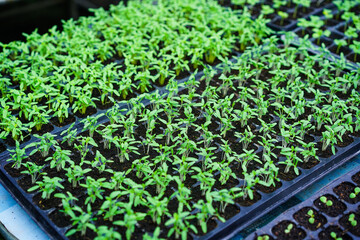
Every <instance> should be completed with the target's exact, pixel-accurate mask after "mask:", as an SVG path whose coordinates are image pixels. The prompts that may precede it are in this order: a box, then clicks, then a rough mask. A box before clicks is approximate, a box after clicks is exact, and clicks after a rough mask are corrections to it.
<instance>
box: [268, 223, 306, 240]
mask: <svg viewBox="0 0 360 240" xmlns="http://www.w3.org/2000/svg"><path fill="white" fill-rule="evenodd" d="M271 231H272V233H273V234H274V235H275V236H276V237H277V239H279V240H285V239H293V240H301V239H304V238H305V237H306V232H305V231H304V230H303V229H301V228H299V227H297V226H296V224H295V223H294V222H291V221H288V220H284V221H281V222H280V223H278V224H277V225H275V226H274V227H273V228H272V229H271Z"/></svg>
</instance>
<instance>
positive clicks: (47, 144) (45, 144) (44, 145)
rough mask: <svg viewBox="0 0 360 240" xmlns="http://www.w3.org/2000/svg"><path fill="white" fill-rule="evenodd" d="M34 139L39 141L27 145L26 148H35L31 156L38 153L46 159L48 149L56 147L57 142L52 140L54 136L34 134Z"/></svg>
mask: <svg viewBox="0 0 360 240" xmlns="http://www.w3.org/2000/svg"><path fill="white" fill-rule="evenodd" d="M34 137H36V138H38V139H40V141H39V142H33V143H30V144H29V145H28V147H35V149H34V150H33V151H32V152H31V153H30V155H33V154H34V153H36V152H40V153H41V155H42V156H43V157H47V156H48V155H49V151H50V148H51V147H56V146H57V145H58V142H57V141H56V140H55V139H54V138H55V135H53V134H51V133H45V134H44V135H42V136H39V135H37V134H34Z"/></svg>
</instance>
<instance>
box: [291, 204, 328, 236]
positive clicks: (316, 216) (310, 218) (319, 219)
mask: <svg viewBox="0 0 360 240" xmlns="http://www.w3.org/2000/svg"><path fill="white" fill-rule="evenodd" d="M293 217H294V219H295V220H296V221H297V222H298V223H299V224H300V225H302V226H304V227H305V228H307V229H309V230H311V231H316V230H317V229H319V228H321V227H322V226H324V224H325V223H326V222H327V220H326V218H325V217H324V216H323V215H322V214H320V213H319V212H318V211H316V210H315V209H314V208H312V207H304V208H302V209H300V210H299V211H297V212H296V213H294V216H293Z"/></svg>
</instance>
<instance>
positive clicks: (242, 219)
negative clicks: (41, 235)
mask: <svg viewBox="0 0 360 240" xmlns="http://www.w3.org/2000/svg"><path fill="white" fill-rule="evenodd" d="M200 76H201V73H199V74H198V75H197V78H198V77H200ZM184 81H186V79H183V80H181V81H180V82H184ZM157 90H158V91H159V93H160V94H165V93H166V90H165V88H158V89H157ZM121 104H122V107H124V108H125V107H127V104H126V103H121ZM144 104H145V105H146V101H144ZM101 112H105V110H103V111H99V112H98V113H101ZM78 121H79V119H77V122H76V125H75V127H76V128H77V129H79V130H80V129H81V128H82V124H80V123H79V122H78ZM106 121H107V118H106V117H105V116H103V117H102V118H101V119H99V120H98V123H104V122H106ZM67 127H68V126H65V127H63V128H60V129H54V131H53V133H54V134H59V133H60V132H61V131H62V130H63V129H65V128H67ZM57 139H60V136H57ZM315 139H316V140H315V141H318V140H319V139H318V138H315ZM33 140H34V139H32V140H30V142H31V141H33ZM258 150H259V151H260V150H261V149H258ZM337 150H338V151H337V153H336V155H334V156H332V157H330V158H320V159H319V160H320V163H319V164H317V165H316V166H314V167H313V168H311V169H309V170H306V169H301V172H302V173H301V175H300V176H298V177H297V178H295V179H294V180H291V181H282V186H281V187H280V188H278V189H277V190H275V191H274V192H272V193H269V194H265V193H261V192H259V194H260V197H261V201H258V202H256V203H254V204H253V205H251V206H249V207H244V206H240V205H239V204H238V203H236V206H237V207H238V208H239V209H240V213H239V214H237V215H236V216H234V217H232V218H231V219H229V220H227V221H226V222H225V223H221V222H217V224H218V226H217V227H216V228H215V229H214V230H212V231H210V232H209V233H207V234H206V235H204V236H201V237H199V236H193V237H194V239H201V240H202V239H220V238H221V239H224V238H230V237H231V236H233V235H234V234H235V233H236V232H237V231H240V230H242V229H244V228H245V227H247V226H248V225H250V224H251V223H253V222H254V221H256V220H257V219H259V218H260V217H262V216H264V215H265V214H266V213H267V212H269V211H271V210H272V209H273V208H275V207H277V206H279V205H280V204H282V203H283V202H284V201H286V200H287V199H289V198H290V197H291V196H293V195H295V194H296V193H298V192H299V191H301V190H302V189H304V188H306V187H307V186H309V185H310V184H312V183H314V182H316V181H317V180H318V179H320V178H322V177H323V176H324V175H326V174H327V173H329V172H331V171H332V170H333V169H335V168H337V167H339V166H341V165H342V164H343V163H345V162H346V161H348V160H349V159H351V158H352V157H354V156H355V155H357V154H358V153H359V152H360V138H359V137H354V142H353V143H352V144H350V145H349V146H347V147H344V148H337ZM29 151H30V149H29ZM8 158H9V152H8V151H6V152H4V153H3V154H1V156H0V179H1V180H2V182H3V183H4V186H5V187H6V188H7V189H8V190H9V192H10V193H11V194H12V195H13V196H14V198H15V199H16V200H17V201H18V202H19V204H20V205H21V206H22V207H23V208H24V209H25V210H26V211H27V212H28V213H29V214H30V216H31V217H32V218H33V219H34V220H35V221H36V222H37V223H38V224H39V226H40V227H41V228H42V229H44V230H45V232H47V234H48V235H49V236H50V237H51V238H53V239H67V238H66V237H65V233H66V231H67V230H68V229H69V228H70V226H67V227H64V228H60V227H57V226H56V225H55V224H54V223H53V222H52V221H51V220H50V218H49V214H50V213H51V212H52V211H53V209H49V210H42V209H40V208H39V207H38V206H37V205H35V204H34V203H33V200H32V198H33V196H34V195H35V194H29V193H27V192H25V191H24V190H23V189H22V188H21V187H20V186H19V185H18V184H17V179H16V178H14V177H11V176H10V175H9V173H8V172H7V171H6V170H5V168H4V166H5V165H6V164H8V162H7V161H6V160H7V159H8ZM238 180H239V184H238V185H239V186H241V185H242V183H243V180H241V179H238Z"/></svg>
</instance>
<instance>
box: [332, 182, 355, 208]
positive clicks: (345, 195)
mask: <svg viewBox="0 0 360 240" xmlns="http://www.w3.org/2000/svg"><path fill="white" fill-rule="evenodd" d="M355 187H356V186H355V185H354V184H352V183H350V182H343V183H341V184H340V185H338V186H336V187H335V188H334V189H333V190H334V193H335V194H336V195H338V196H339V198H340V199H343V200H344V201H346V202H348V203H351V204H355V203H358V202H359V201H360V194H358V195H357V196H356V197H355V198H350V194H351V193H354V189H355Z"/></svg>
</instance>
